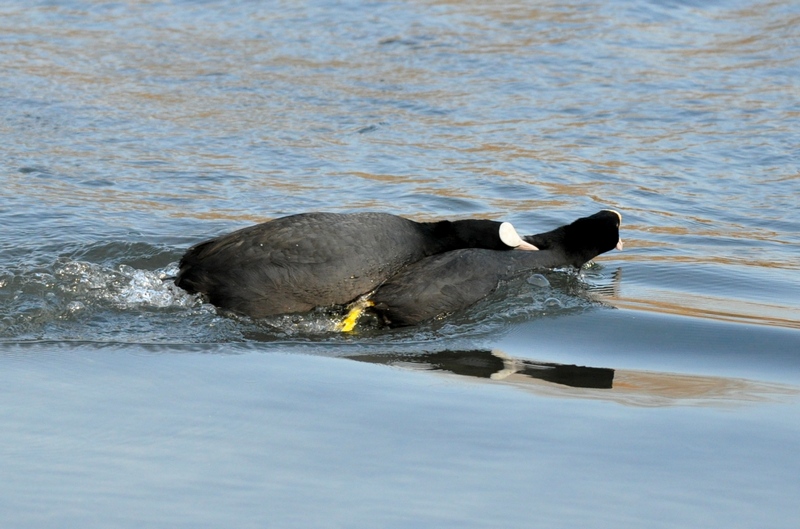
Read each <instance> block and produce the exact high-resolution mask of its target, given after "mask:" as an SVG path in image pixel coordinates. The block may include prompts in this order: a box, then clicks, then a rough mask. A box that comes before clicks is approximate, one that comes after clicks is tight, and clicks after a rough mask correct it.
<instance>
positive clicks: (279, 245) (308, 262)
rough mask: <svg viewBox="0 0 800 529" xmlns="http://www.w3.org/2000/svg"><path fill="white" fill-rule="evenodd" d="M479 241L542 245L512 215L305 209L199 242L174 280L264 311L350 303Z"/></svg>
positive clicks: (236, 308)
mask: <svg viewBox="0 0 800 529" xmlns="http://www.w3.org/2000/svg"><path fill="white" fill-rule="evenodd" d="M473 247H474V248H486V249H491V250H511V249H513V248H519V249H529V250H535V249H536V248H535V247H534V246H532V245H531V244H530V243H527V242H525V241H523V240H522V239H521V238H520V236H519V235H518V234H517V232H516V231H515V230H514V228H513V227H512V226H511V225H510V224H509V223H507V222H504V223H501V222H495V221H490V220H459V221H452V222H451V221H440V222H414V221H412V220H408V219H405V218H403V217H398V216H396V215H390V214H386V213H352V214H342V213H303V214H299V215H292V216H289V217H282V218H279V219H275V220H272V221H269V222H265V223H263V224H258V225H256V226H251V227H249V228H244V229H241V230H238V231H235V232H233V233H230V234H227V235H223V236H220V237H217V238H216V239H212V240H210V241H206V242H203V243H200V244H198V245H196V246H193V247H192V248H190V249H189V250H188V251H187V252H186V254H185V255H184V256H183V258H182V259H181V261H180V265H179V267H180V271H179V272H178V275H177V277H176V279H175V284H176V285H178V286H179V287H181V288H183V289H185V290H187V291H188V292H191V293H195V292H199V293H202V294H204V295H205V296H206V297H207V298H208V300H209V301H210V302H211V303H213V304H214V305H216V306H217V307H220V308H223V309H227V310H230V311H233V312H236V313H238V314H243V315H246V316H251V317H254V318H261V317H265V316H270V315H275V314H286V313H293V312H305V311H308V310H311V309H313V308H314V307H318V306H327V305H341V304H345V303H348V302H350V301H352V300H353V299H355V298H356V297H358V296H360V295H362V294H364V293H367V292H369V291H370V290H372V289H374V288H375V287H377V286H378V285H380V284H381V283H382V282H384V281H385V280H386V279H388V278H389V277H391V276H392V275H394V274H396V273H397V272H398V271H399V270H400V269H402V268H403V267H404V266H406V265H408V264H410V263H414V262H416V261H419V260H420V259H423V258H425V257H428V256H431V255H435V254H438V253H441V252H447V251H451V250H455V249H459V248H473ZM525 253H528V252H525Z"/></svg>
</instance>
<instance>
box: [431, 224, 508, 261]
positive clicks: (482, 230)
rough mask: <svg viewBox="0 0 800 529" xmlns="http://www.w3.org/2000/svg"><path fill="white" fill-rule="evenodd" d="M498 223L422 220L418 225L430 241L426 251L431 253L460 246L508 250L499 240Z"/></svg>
mask: <svg viewBox="0 0 800 529" xmlns="http://www.w3.org/2000/svg"><path fill="white" fill-rule="evenodd" d="M500 224H502V223H500V222H496V221H493V220H476V219H470V220H455V221H449V220H442V221H439V222H423V223H421V224H420V226H421V229H422V230H423V232H424V233H425V235H426V239H427V240H428V241H429V243H430V244H429V245H428V248H426V250H427V251H426V253H427V254H428V255H433V254H437V253H442V252H449V251H451V250H458V249H460V248H485V249H488V250H510V249H511V248H510V247H509V246H507V245H506V244H505V243H503V241H502V240H500Z"/></svg>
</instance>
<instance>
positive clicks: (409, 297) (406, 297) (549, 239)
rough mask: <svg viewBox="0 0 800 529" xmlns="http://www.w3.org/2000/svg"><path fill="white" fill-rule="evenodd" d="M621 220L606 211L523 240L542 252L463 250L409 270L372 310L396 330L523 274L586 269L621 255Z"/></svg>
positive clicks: (378, 296) (377, 297) (384, 289)
mask: <svg viewBox="0 0 800 529" xmlns="http://www.w3.org/2000/svg"><path fill="white" fill-rule="evenodd" d="M621 221H622V216H621V215H620V214H619V213H617V212H616V211H611V210H604V211H600V212H598V213H595V214H594V215H592V216H590V217H585V218H582V219H578V220H576V221H575V222H573V223H572V224H568V225H566V226H562V227H560V228H557V229H555V230H553V231H550V232H547V233H542V234H538V235H531V236H527V237H524V239H526V240H527V241H528V242H531V243H532V244H535V245H536V246H537V247H540V248H541V249H540V251H538V252H504V253H501V252H496V251H492V250H483V249H474V248H473V249H462V250H455V251H451V252H447V253H442V254H438V255H434V256H431V257H428V258H426V259H422V260H420V261H418V262H416V263H413V264H411V265H408V266H407V267H406V268H404V269H403V270H402V271H400V272H399V273H397V274H396V275H394V276H393V277H391V278H390V279H389V280H388V281H386V282H385V283H384V284H383V285H381V286H380V287H379V288H378V289H377V290H376V291H375V292H374V293H373V294H372V295H371V296H370V298H369V301H370V302H371V303H372V309H371V310H374V311H377V312H378V313H379V314H380V315H381V316H382V317H383V319H384V321H385V322H386V323H388V324H389V325H391V326H394V327H400V326H405V325H415V324H417V323H419V322H422V321H424V320H428V319H431V318H434V317H436V316H440V315H443V314H447V313H451V312H454V311H457V310H460V309H463V308H466V307H468V306H470V305H472V304H473V303H475V302H477V301H478V300H480V299H482V298H484V297H486V296H487V295H489V294H490V293H491V292H493V291H494V290H495V289H496V288H497V285H498V284H499V282H500V281H501V280H503V279H508V278H510V277H512V276H514V275H517V274H519V273H522V272H525V271H529V270H535V269H543V268H557V267H563V266H575V267H581V266H583V265H584V264H585V263H586V262H588V261H590V260H591V259H593V258H594V257H596V256H598V255H600V254H602V253H605V252H608V251H609V250H612V249H614V248H615V247H616V248H617V249H620V250H621V249H622V241H621V240H620V238H619V226H620V222H621Z"/></svg>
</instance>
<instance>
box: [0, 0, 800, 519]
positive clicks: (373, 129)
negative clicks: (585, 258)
mask: <svg viewBox="0 0 800 529" xmlns="http://www.w3.org/2000/svg"><path fill="white" fill-rule="evenodd" d="M799 24H800V9H799V8H798V7H797V6H796V5H795V3H793V2H790V1H785V0H784V1H780V0H779V1H774V2H771V1H768V2H754V1H730V2H712V3H700V2H697V3H695V2H647V1H643V0H630V1H612V2H608V3H593V2H587V1H583V0H576V1H572V2H517V3H511V4H509V3H492V2H488V3H487V2H471V1H463V2H443V1H434V0H431V1H400V2H373V3H361V2H326V1H321V2H306V3H296V2H272V3H268V4H264V3H260V2H248V1H241V2H218V1H208V2H155V1H152V2H126V1H122V2H114V3H103V2H77V1H64V2H36V3H33V4H31V3H28V2H16V1H9V2H5V3H4V4H3V5H2V6H0V66H1V67H2V71H3V72H4V73H3V75H2V76H0V145H2V147H1V148H0V149H1V150H0V153H2V154H1V155H0V178H2V184H3V185H2V187H0V365H2V367H1V368H0V373H2V375H1V376H2V384H0V387H2V388H3V389H0V401H2V406H0V410H1V411H0V425H1V426H2V429H3V431H4V434H3V436H2V437H0V473H2V475H3V476H5V477H6V479H4V480H3V484H2V485H0V490H2V493H1V494H0V513H2V514H3V518H5V519H7V520H8V521H9V523H11V524H12V525H14V526H16V527H23V526H30V527H50V526H63V525H64V524H65V523H66V524H73V525H75V524H77V525H81V526H84V527H90V526H102V527H108V526H124V527H143V526H164V525H165V524H168V525H170V526H181V525H185V526H187V527H188V526H191V527H198V526H223V525H224V526H230V525H236V526H239V527H244V526H250V525H252V526H258V527H261V526H264V525H263V523H260V522H261V521H264V520H267V519H269V520H271V523H274V524H275V525H276V526H281V527H292V526H296V527H307V526H310V525H321V524H322V525H339V526H347V527H353V526H365V527H366V526H369V527H375V526H383V527H392V526H396V527H400V526H403V527H406V526H408V525H411V524H412V523H413V525H415V526H417V525H420V524H422V525H423V526H425V525H428V526H437V527H441V526H458V527H489V526H492V527H496V526H498V525H502V526H505V527H529V526H531V525H532V524H533V523H537V522H541V523H542V524H544V525H547V526H550V527H561V526H563V527H575V526H582V527H601V526H602V527H605V526H607V525H608V524H610V523H613V524H614V525H615V526H626V527H641V526H647V527H685V526H703V527H737V526H742V527H753V526H759V527H793V526H794V523H795V522H796V519H797V517H798V515H800V513H798V511H797V507H796V505H795V504H796V498H797V497H798V495H799V494H800V489H798V483H797V480H796V476H797V473H798V471H800V461H799V460H798V457H797V456H796V455H795V454H794V451H793V449H792V447H793V446H795V445H796V444H797V442H798V441H800V435H799V434H800V422H799V421H798V420H797V419H796V417H797V416H798V400H797V391H798V388H799V387H800V354H798V351H800V334H798V333H800V251H799V250H798V248H799V247H800V214H798V206H800V202H799V200H800V199H799V198H798V197H800V171H799V170H798V154H797V153H798V152H800V144H799V143H798V138H800V125H798V123H800V120H798V118H799V117H800V90H798V84H797V79H798V78H800V58H798V55H797V49H800V33H798V32H797V27H798V25H799ZM600 208H613V209H617V210H619V211H621V212H622V214H623V232H622V233H623V239H624V240H625V241H626V247H625V251H624V252H612V253H609V254H606V255H604V256H602V257H601V258H599V259H598V260H597V263H596V265H595V266H593V267H592V268H591V269H589V270H587V271H584V272H583V275H582V276H581V277H574V276H571V275H569V274H566V273H563V272H554V273H548V274H547V281H545V282H543V281H539V280H537V279H531V280H526V278H521V280H520V281H518V282H515V283H512V284H509V285H504V286H503V287H502V288H501V289H500V291H498V292H497V293H496V294H495V295H493V296H492V297H490V298H489V299H487V300H484V301H483V302H481V303H479V304H478V305H477V306H475V307H471V308H470V309H469V310H467V311H464V312H463V313H460V314H456V315H454V316H453V317H451V318H448V319H445V320H442V321H436V322H431V323H427V324H424V325H422V326H420V327H418V328H413V329H403V330H397V331H378V330H375V329H363V330H362V331H361V332H360V333H356V334H354V335H346V336H344V335H339V334H336V333H332V332H330V328H331V322H330V319H329V318H328V315H326V314H324V313H317V314H312V315H306V316H302V317H285V318H275V319H272V320H269V321H265V322H251V321H245V320H237V319H234V318H230V317H225V316H223V315H219V314H217V313H216V312H215V311H214V310H213V308H212V307H209V306H207V305H204V304H202V302H201V301H200V300H198V299H196V298H195V297H192V296H188V295H186V294H185V293H183V292H181V291H180V290H177V289H175V288H174V286H173V285H172V284H171V283H170V282H169V281H164V280H163V279H164V278H165V277H167V276H169V275H171V274H172V273H174V270H175V265H176V263H177V261H178V259H179V258H180V256H181V254H182V252H183V251H184V250H185V249H186V248H187V247H188V246H190V245H191V244H194V243H196V242H198V241H200V240H203V239H204V238H207V237H209V236H212V235H216V234H220V233H224V232H226V231H229V230H232V229H235V228H238V227H241V226H245V225H247V224H251V223H254V222H258V221H263V220H267V219H270V218H274V217H277V216H281V215H285V214H290V213H296V212H301V211H312V210H326V211H360V210H375V211H388V212H392V213H397V214H402V215H406V216H409V217H413V218H415V219H424V220H428V219H438V218H464V217H485V218H497V219H504V220H509V221H511V222H513V223H514V224H515V226H517V228H518V229H519V231H520V232H524V233H532V232H537V231H542V230H545V229H550V228H552V227H554V226H556V225H559V224H562V223H565V222H569V221H571V220H573V219H575V218H577V217H580V216H584V215H586V214H590V213H593V212H595V211H596V210H597V209H600ZM201 353H203V354H201ZM352 360H359V361H356V362H354V361H352ZM387 365H389V366H394V367H395V369H389V368H387V367H386V366H387ZM574 365H577V366H578V367H580V369H579V368H578V367H576V368H575V369H572V368H570V367H569V366H574ZM565 366H566V367H565ZM421 371H422V372H421ZM609 377H610V378H609ZM587 381H591V384H590V386H588V387H587V386H585V384H587V383H588V382H587ZM606 382H608V384H606ZM581 384H584V385H581ZM600 386H602V387H600ZM731 410H732V411H731ZM309 505H313V506H315V508H313V509H309V508H308V506H309ZM20 506H22V508H20ZM142 513H148V514H142ZM62 522H63V523H62ZM104 522H105V523H104Z"/></svg>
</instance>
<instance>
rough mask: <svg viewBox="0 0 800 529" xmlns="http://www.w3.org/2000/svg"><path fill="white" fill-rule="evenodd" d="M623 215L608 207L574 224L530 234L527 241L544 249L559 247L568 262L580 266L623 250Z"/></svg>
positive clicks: (567, 263) (557, 248)
mask: <svg viewBox="0 0 800 529" xmlns="http://www.w3.org/2000/svg"><path fill="white" fill-rule="evenodd" d="M621 223H622V215H621V214H620V213H619V212H618V211H614V210H613V209H604V210H602V211H598V212H597V213H595V214H594V215H590V216H588V217H583V218H580V219H578V220H576V221H575V222H573V223H571V224H567V225H566V226H561V227H559V228H556V229H555V230H552V231H548V232H546V233H539V234H536V235H527V236H525V237H524V240H525V241H526V242H528V243H530V244H532V245H534V246H536V247H537V248H539V249H540V250H558V251H559V252H562V253H563V254H564V255H565V256H568V261H567V262H565V263H564V264H565V265H572V266H574V267H576V268H580V267H581V266H583V264H584V263H587V262H588V261H590V260H592V259H593V258H595V257H596V256H598V255H600V254H602V253H605V252H608V251H610V250H613V249H614V248H616V249H617V250H622V247H623V242H622V239H620V237H619V227H620V224H621Z"/></svg>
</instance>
